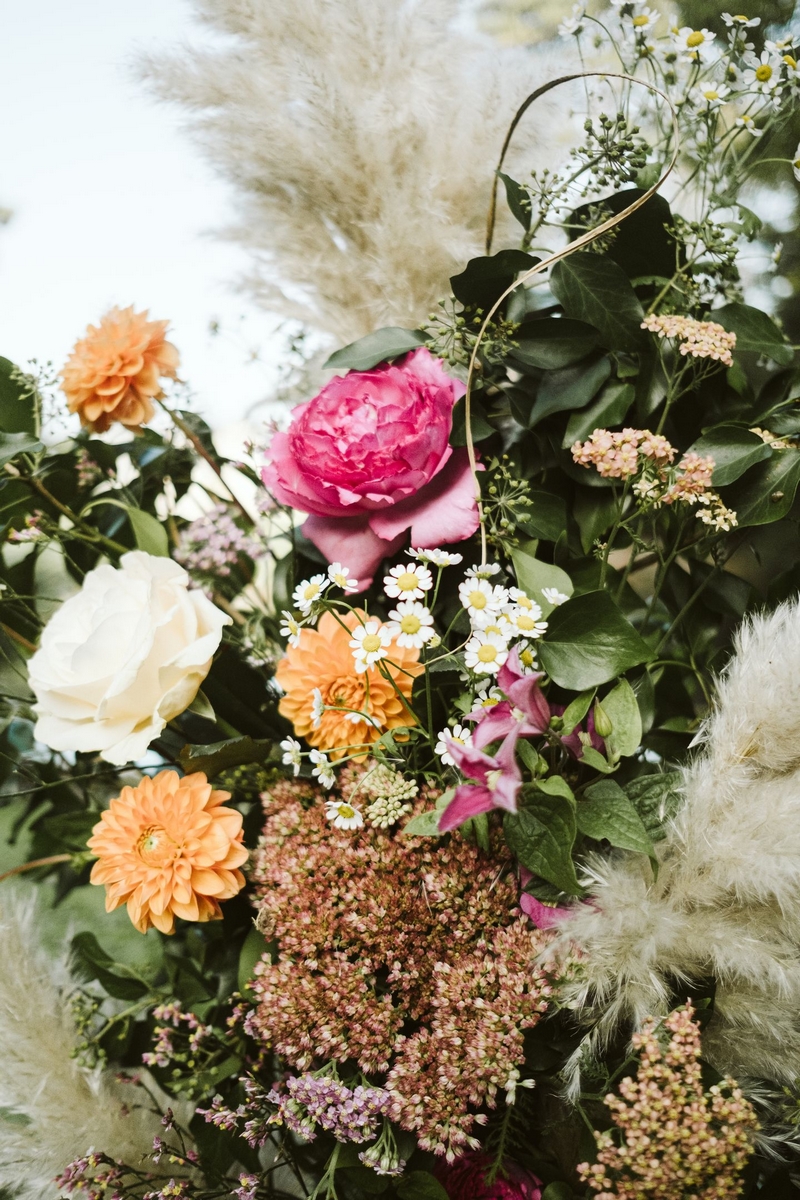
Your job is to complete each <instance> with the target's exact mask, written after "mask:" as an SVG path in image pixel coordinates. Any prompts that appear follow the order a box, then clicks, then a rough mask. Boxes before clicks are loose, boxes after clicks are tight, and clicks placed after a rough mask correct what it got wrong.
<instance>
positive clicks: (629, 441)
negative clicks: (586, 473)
mask: <svg viewBox="0 0 800 1200" xmlns="http://www.w3.org/2000/svg"><path fill="white" fill-rule="evenodd" d="M572 457H573V458H574V460H575V462H576V463H578V465H579V466H581V467H596V468H597V473H598V475H602V476H603V478H604V479H631V478H632V477H633V476H634V475H636V474H638V472H639V471H640V470H641V467H642V461H643V460H644V459H650V460H652V461H653V462H654V463H656V464H658V465H659V466H665V465H667V464H669V463H671V462H672V461H673V459H674V458H675V450H674V448H673V447H672V446H671V445H670V444H669V442H668V441H667V439H666V438H665V437H662V436H661V434H659V433H651V432H650V430H649V429H623V430H622V431H621V432H618V433H612V432H611V430H609V429H595V431H594V433H593V434H592V436H591V437H590V438H589V440H588V441H587V442H575V444H574V445H573V447H572Z"/></svg>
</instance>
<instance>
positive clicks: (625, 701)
mask: <svg viewBox="0 0 800 1200" xmlns="http://www.w3.org/2000/svg"><path fill="white" fill-rule="evenodd" d="M603 711H604V712H605V714H606V716H607V717H608V719H609V720H610V722H611V724H612V726H613V728H612V730H611V733H610V734H609V735H608V737H606V738H604V739H603V740H604V742H605V744H606V753H607V754H608V757H609V759H611V760H612V761H614V762H615V761H616V760H617V759H620V758H629V757H630V755H631V754H635V753H636V751H637V750H638V749H639V746H640V744H641V741H642V717H641V714H640V712H639V705H638V703H637V700H636V694H635V692H634V690H633V688H632V687H631V685H630V684H629V683H628V681H627V679H621V680H620V681H619V683H618V684H617V686H616V687H615V688H614V689H613V690H612V691H610V692H609V693H608V695H607V696H606V697H605V698H604V700H603Z"/></svg>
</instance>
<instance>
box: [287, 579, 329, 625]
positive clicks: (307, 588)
mask: <svg viewBox="0 0 800 1200" xmlns="http://www.w3.org/2000/svg"><path fill="white" fill-rule="evenodd" d="M329 583H330V580H329V579H328V577H327V575H312V576H311V578H310V579H304V580H303V582H302V583H298V585H297V587H296V588H295V589H294V592H293V593H292V599H293V600H294V606H295V608H299V609H300V612H301V613H302V614H303V616H304V617H307V616H308V614H309V613H310V612H311V609H312V608H313V607H314V605H315V604H316V602H317V600H319V599H320V598H321V596H322V593H323V592H324V591H325V588H326V587H327V586H328V584H329Z"/></svg>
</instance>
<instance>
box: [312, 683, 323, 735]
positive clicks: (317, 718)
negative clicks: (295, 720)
mask: <svg viewBox="0 0 800 1200" xmlns="http://www.w3.org/2000/svg"><path fill="white" fill-rule="evenodd" d="M324 712H325V701H324V700H323V699H322V692H321V691H320V690H319V688H314V690H313V692H312V693H311V728H312V729H319V727H320V724H321V723H322V714H323V713H324Z"/></svg>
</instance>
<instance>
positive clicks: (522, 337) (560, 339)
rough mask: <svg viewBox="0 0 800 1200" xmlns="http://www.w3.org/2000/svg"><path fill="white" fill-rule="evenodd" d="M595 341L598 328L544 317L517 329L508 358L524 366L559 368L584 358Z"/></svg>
mask: <svg viewBox="0 0 800 1200" xmlns="http://www.w3.org/2000/svg"><path fill="white" fill-rule="evenodd" d="M597 340H598V335H597V330H596V329H595V328H594V327H593V326H591V325H587V324H586V322H585V321H571V320H570V319H569V318H568V317H545V318H543V319H541V320H537V321H529V322H527V323H526V324H524V325H522V326H521V327H520V328H519V329H518V330H517V332H516V333H515V334H514V341H515V343H516V345H515V346H514V347H513V348H512V349H511V350H509V358H511V359H513V361H514V362H515V363H519V364H520V365H521V366H524V367H534V368H536V369H541V370H543V371H558V370H560V369H561V368H562V367H573V366H574V365H575V363H577V362H580V360H581V359H582V358H586V355H587V354H588V353H589V352H590V351H591V350H594V348H595V346H596V345H597Z"/></svg>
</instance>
